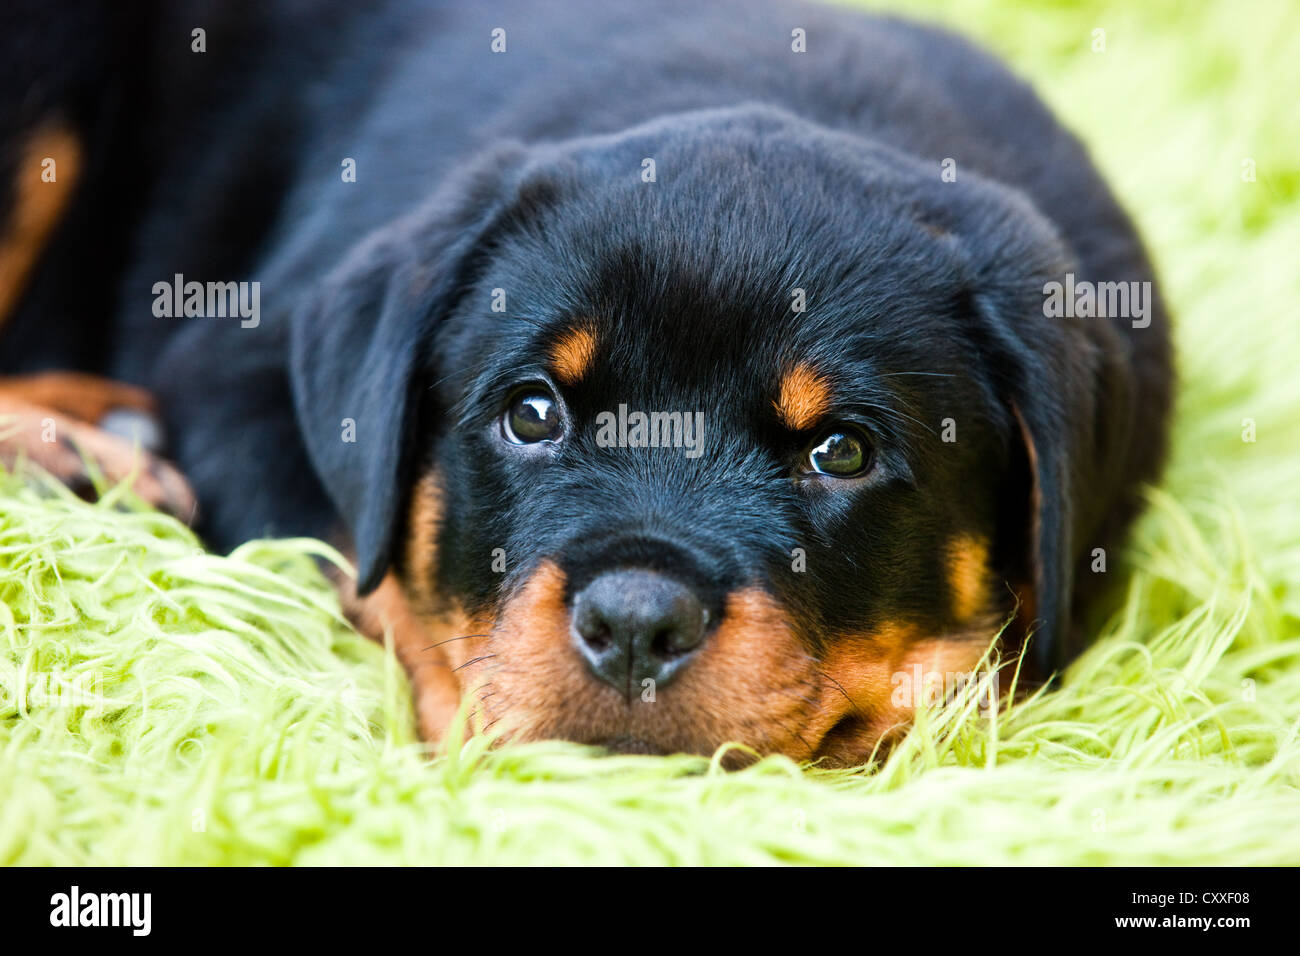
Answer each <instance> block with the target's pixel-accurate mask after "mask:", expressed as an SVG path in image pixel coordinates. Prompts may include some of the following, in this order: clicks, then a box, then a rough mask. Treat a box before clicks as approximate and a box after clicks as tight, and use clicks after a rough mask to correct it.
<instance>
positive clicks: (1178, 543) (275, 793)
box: [0, 0, 1300, 864]
mask: <svg viewBox="0 0 1300 956" xmlns="http://www.w3.org/2000/svg"><path fill="white" fill-rule="evenodd" d="M934 6H935V5H934V4H931V3H925V4H922V5H921V10H920V15H941V14H935V13H934V11H933V7H934ZM1020 7H1021V5H1020V4H1018V3H1011V2H1003V0H982V2H972V3H963V4H961V5H960V8H961V15H960V17H957V18H955V19H954V18H953V17H949V22H952V23H953V25H955V26H957V27H959V28H960V29H962V30H964V31H965V32H968V33H972V34H974V35H976V36H978V37H979V38H981V39H982V40H983V41H984V42H986V43H987V44H989V45H990V46H992V47H993V48H994V49H996V50H998V51H999V52H1001V53H1002V54H1003V55H1004V56H1006V57H1007V58H1008V59H1009V60H1010V61H1011V62H1012V63H1013V65H1015V66H1016V68H1017V69H1019V70H1020V72H1021V73H1023V74H1024V75H1026V76H1028V77H1030V78H1031V79H1033V80H1034V81H1035V83H1036V84H1037V85H1038V87H1039V88H1040V90H1041V91H1042V92H1043V94H1044V95H1045V96H1046V97H1047V98H1048V100H1049V101H1050V102H1051V103H1052V105H1053V106H1054V107H1055V108H1056V109H1057V110H1058V111H1059V112H1060V113H1061V115H1063V116H1064V117H1065V119H1066V121H1067V122H1068V123H1069V124H1070V125H1071V126H1072V127H1073V128H1074V129H1076V130H1078V131H1079V132H1080V133H1081V135H1083V136H1084V138H1085V139H1086V140H1087V141H1088V142H1089V144H1090V145H1091V147H1092V148H1093V151H1094V153H1095V155H1096V156H1097V158H1098V160H1099V162H1100V164H1101V165H1102V167H1103V169H1104V171H1105V172H1106V173H1107V175H1108V176H1109V177H1110V178H1111V180H1112V182H1113V183H1114V184H1115V185H1116V187H1117V189H1118V191H1119V192H1120V194H1121V196H1122V197H1123V198H1124V200H1125V201H1126V203H1127V204H1128V206H1129V207H1130V208H1131V209H1132V210H1133V211H1134V213H1135V215H1136V216H1137V219H1138V221H1139V223H1140V224H1141V226H1142V228H1143V230H1144V232H1145V233H1146V235H1147V237H1148V239H1149V241H1150V243H1151V246H1152V249H1153V251H1154V253H1155V255H1156V258H1157V261H1158V263H1159V266H1160V268H1161V271H1162V274H1163V277H1164V280H1165V282H1166V287H1167V292H1168V294H1169V297H1170V300H1171V303H1172V305H1173V308H1174V310H1175V313H1176V315H1177V318H1178V330H1177V345H1178V350H1179V370H1180V376H1181V388H1180V409H1179V416H1178V421H1177V426H1176V435H1175V444H1174V456H1173V462H1172V466H1171V468H1170V471H1169V474H1168V476H1167V479H1166V481H1165V482H1164V484H1163V485H1162V487H1161V488H1159V489H1157V490H1153V491H1152V492H1151V494H1150V502H1151V506H1150V510H1149V512H1148V514H1147V515H1146V517H1145V518H1144V519H1143V521H1142V522H1141V524H1140V526H1139V527H1138V529H1137V532H1136V534H1135V535H1134V538H1133V540H1132V542H1131V545H1130V547H1129V549H1128V550H1127V551H1126V553H1125V554H1124V555H1122V556H1119V557H1116V558H1115V559H1113V560H1112V566H1111V568H1110V569H1109V572H1108V573H1109V574H1111V575H1113V577H1114V579H1115V602H1114V607H1115V608H1116V610H1115V611H1114V613H1113V614H1111V615H1110V616H1109V617H1107V618H1105V619H1102V620H1099V621H1098V622H1097V624H1096V627H1097V629H1098V638H1099V639H1098V641H1097V642H1096V644H1095V645H1094V646H1093V648H1092V649H1091V650H1090V651H1089V652H1088V653H1087V654H1086V656H1085V657H1083V658H1082V659H1081V660H1080V661H1078V662H1077V664H1076V665H1075V666H1074V667H1072V668H1071V669H1070V671H1069V673H1068V674H1067V675H1066V677H1065V680H1064V681H1063V682H1062V684H1061V686H1060V687H1059V689H1056V690H1054V691H1053V692H1052V693H1049V694H1045V695H1040V696H1038V697H1037V698H1035V699H1032V700H1029V701H1027V702H1024V703H1022V704H1019V705H1017V706H1015V707H1014V708H1012V709H1011V710H1010V711H1009V712H1006V713H1003V714H1001V715H998V716H997V717H995V718H990V717H988V716H985V715H981V713H980V712H979V710H978V708H977V707H976V706H974V702H973V701H972V700H971V699H970V698H969V697H965V698H960V699H958V700H957V701H956V702H954V703H953V704H952V705H950V706H948V707H947V708H946V709H944V710H942V711H938V712H932V713H928V714H925V715H923V717H922V719H921V721H920V722H919V723H918V725H917V727H916V728H915V729H914V730H913V731H912V733H911V734H910V736H909V737H908V738H907V739H906V741H905V742H904V743H903V744H902V745H901V746H900V747H899V748H898V749H897V750H896V751H894V752H893V753H892V754H891V755H890V757H889V759H888V760H887V761H886V762H884V764H883V765H877V766H875V767H873V768H871V769H870V770H868V771H866V772H841V771H836V772H829V771H818V770H815V769H814V770H804V769H801V768H799V767H797V766H795V765H794V764H792V763H790V762H789V761H787V760H784V759H769V760H767V761H764V762H762V763H760V764H758V765H756V766H753V767H751V768H750V769H747V770H744V771H741V772H738V773H724V772H721V771H720V770H718V769H716V767H714V766H712V765H711V764H710V761H708V760H703V759H696V758H687V757H675V758H651V757H610V758H603V757H599V756H597V755H595V754H592V753H590V752H588V751H585V750H583V749H581V748H578V747H575V746H570V745H565V744H541V745H531V746H527V747H512V748H505V749H501V750H497V751H491V750H489V749H488V748H487V747H486V746H485V744H484V742H483V741H481V740H477V739H476V740H473V741H471V742H470V743H469V744H468V745H467V746H466V747H465V748H464V749H463V750H461V751H460V752H458V753H455V754H453V755H451V756H448V757H444V758H440V759H438V760H436V761H434V762H428V761H426V760H425V759H424V757H423V756H422V755H421V754H420V752H419V749H418V746H417V745H416V744H415V741H414V736H413V731H412V720H411V717H410V700H409V693H408V690H407V688H406V685H405V682H404V679H403V676H402V674H401V672H400V670H399V668H398V667H397V666H396V665H395V664H394V663H393V660H392V658H391V657H390V656H388V655H386V654H385V651H384V649H383V648H381V647H379V646H376V645H373V644H370V643H368V642H367V641H365V640H363V639H362V638H360V637H358V636H357V635H356V634H355V633H353V632H352V631H351V630H350V628H349V627H348V626H347V625H346V624H345V623H344V622H343V620H342V619H341V618H340V616H339V611H338V605H337V602H336V601H335V599H334V597H333V594H332V592H331V590H330V588H329V587H328V586H327V585H326V583H325V581H324V579H323V577H322V576H321V574H320V573H319V571H318V570H317V565H316V561H315V559H314V556H315V555H321V554H325V553H326V551H325V549H324V547H323V546H322V545H320V544H318V543H313V542H307V541H279V542H254V543H252V544H249V545H247V546H245V547H244V548H242V549H240V550H239V551H238V552H237V553H235V554H234V555H232V556H230V557H226V558H223V557H215V556H213V555H210V554H206V553H205V552H204V551H203V550H202V549H201V547H200V546H199V544H198V542H197V541H196V540H195V539H194V537H193V536H192V535H191V534H190V533H189V532H188V531H187V530H186V529H184V528H183V527H181V526H180V525H179V524H177V523H176V522H174V521H172V520H170V519H168V518H165V517H162V516H160V515H158V514H156V513H153V512H149V511H146V510H143V509H140V508H137V507H133V506H130V504H129V503H128V502H123V501H121V500H120V497H121V496H120V492H116V491H115V492H110V494H109V495H108V496H107V498H106V499H104V500H102V501H101V502H99V503H98V504H96V505H88V504H85V503H82V502H81V501H78V500H76V499H75V498H73V497H72V496H71V495H69V494H68V493H66V492H64V491H62V490H61V489H58V488H54V487H51V486H50V485H49V484H48V483H46V482H43V481H42V480H41V479H39V478H38V477H35V476H30V475H28V476H14V475H4V474H0V862H4V863H24V864H46V863H129V864H142V863H164V864H211V863H223V864H230V863H235V864H246V863H274V864H287V863H300V864H312V863H469V862H473V863H576V862H586V863H781V862H798V863H1120V862H1123V863H1300V498H1298V496H1297V489H1298V488H1300V428H1298V427H1297V423H1296V420H1295V419H1296V416H1297V414H1300V374H1298V373H1297V371H1296V369H1297V366H1300V338H1297V336H1296V328H1297V325H1296V318H1295V314H1294V312H1295V308H1296V303H1297V302H1300V270H1297V268H1296V255H1297V250H1298V249H1300V159H1298V158H1297V153H1296V145H1297V143H1300V111H1297V110H1296V108H1295V104H1294V102H1293V96H1294V94H1295V91H1296V90H1297V89H1300V8H1297V7H1295V5H1294V4H1293V3H1290V2H1289V0H1278V2H1276V3H1272V2H1254V3H1242V4H1238V3H1228V2H1224V3H1221V4H1212V3H1205V4H1193V5H1191V7H1190V8H1189V6H1188V5H1187V4H1185V3H1176V2H1173V0H1151V2H1145V3H1142V4H1129V3H1113V4H1112V3H1094V4H1064V3H1052V4H1047V5H1045V6H1044V7H1043V8H1042V9H1038V10H1035V9H1028V10H1022V9H1019V8H1020ZM1097 29H1100V30H1104V31H1105V33H1104V42H1105V49H1104V51H1095V50H1094V49H1093V47H1094V43H1095V38H1096V36H1097V35H1096V34H1095V33H1094V30H1097ZM1252 172H1253V179H1252V177H1251V175H1249V174H1250V173H1252Z"/></svg>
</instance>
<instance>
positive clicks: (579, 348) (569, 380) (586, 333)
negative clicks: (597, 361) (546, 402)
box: [551, 325, 596, 385]
mask: <svg viewBox="0 0 1300 956" xmlns="http://www.w3.org/2000/svg"><path fill="white" fill-rule="evenodd" d="M595 356H596V332H595V330H594V329H593V328H592V327H591V326H590V325H579V326H576V327H574V328H572V329H570V330H569V331H568V332H566V333H564V335H563V336H562V337H561V338H560V340H559V341H558V342H556V343H555V345H553V346H552V347H551V367H552V369H553V370H554V372H555V377H556V378H558V379H559V380H560V381H561V382H563V383H564V384H565V385H573V384H575V383H577V382H579V381H581V380H582V378H583V376H585V375H586V374H587V371H588V370H589V369H590V368H591V362H592V359H594V358H595Z"/></svg>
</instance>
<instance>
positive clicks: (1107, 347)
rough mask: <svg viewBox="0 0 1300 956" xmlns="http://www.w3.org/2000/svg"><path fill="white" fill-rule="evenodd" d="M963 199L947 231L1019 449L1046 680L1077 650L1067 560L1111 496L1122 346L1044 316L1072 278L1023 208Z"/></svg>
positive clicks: (1043, 228) (1021, 510)
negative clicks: (1056, 285) (962, 262)
mask: <svg viewBox="0 0 1300 956" xmlns="http://www.w3.org/2000/svg"><path fill="white" fill-rule="evenodd" d="M981 192H982V193H984V195H983V196H982V197H981V196H980V193H981ZM966 199H967V200H969V204H968V205H967V204H965V203H963V205H964V206H965V208H964V209H962V210H961V212H962V214H960V215H959V216H958V217H957V218H958V222H957V223H955V230H954V231H956V232H958V233H959V235H960V236H961V239H962V242H963V247H964V248H963V255H964V257H965V259H966V267H967V270H968V275H967V288H968V295H969V299H970V301H971V303H972V305H973V311H974V313H975V315H974V316H973V323H974V324H973V326H972V328H971V329H970V330H969V331H970V334H971V335H972V337H973V339H974V342H975V344H976V348H977V350H978V351H979V352H980V353H981V355H982V357H983V360H984V362H983V364H984V366H985V367H986V368H987V369H989V370H990V373H991V376H992V379H993V385H994V388H995V389H996V390H997V392H998V394H999V396H1000V398H1001V400H1002V402H1003V404H1004V407H1005V409H1006V414H1007V421H1008V423H1009V425H1010V429H1009V430H1010V432H1011V440H1012V443H1013V445H1014V444H1020V443H1023V452H1024V454H1023V459H1024V461H1025V462H1026V465H1027V471H1028V476H1027V481H1025V483H1024V487H1025V488H1026V489H1027V492H1028V498H1029V500H1028V501H1020V502H1016V503H1014V505H1015V507H1014V512H1015V513H1016V514H1018V515H1019V520H1020V521H1021V522H1026V521H1027V524H1028V528H1021V529H1019V530H1020V534H1021V535H1023V539H1021V538H1020V535H1017V536H1016V540H1023V541H1024V542H1025V548H1024V550H1026V551H1027V552H1028V553H1027V554H1025V555H1024V556H1023V566H1024V570H1025V571H1026V575H1025V576H1026V577H1027V578H1028V579H1029V580H1030V582H1031V584H1032V588H1033V600H1032V602H1031V607H1032V612H1033V620H1032V621H1030V622H1029V623H1028V628H1027V629H1032V630H1033V647H1032V660H1033V662H1034V665H1035V667H1036V669H1037V671H1038V672H1039V674H1040V675H1041V676H1042V677H1043V678H1046V677H1048V676H1050V675H1051V674H1052V673H1053V672H1054V671H1056V670H1059V669H1060V668H1062V667H1063V666H1064V665H1065V664H1066V663H1068V662H1069V660H1070V659H1071V657H1072V656H1073V655H1074V653H1075V651H1076V648H1074V647H1073V646H1072V643H1071V622H1072V612H1073V606H1074V598H1075V591H1076V588H1075V580H1074V578H1075V569H1076V561H1077V559H1078V557H1079V549H1080V547H1082V546H1083V545H1085V544H1086V542H1087V541H1088V536H1089V535H1091V534H1092V533H1093V529H1095V528H1096V527H1097V524H1098V522H1099V521H1100V520H1101V519H1102V518H1103V517H1104V510H1105V509H1106V508H1107V506H1108V505H1107V503H1108V502H1110V501H1111V500H1112V498H1113V492H1114V489H1115V487H1116V474H1117V471H1116V466H1117V462H1118V461H1119V456H1118V455H1116V454H1115V453H1114V449H1115V448H1116V447H1117V441H1116V440H1117V438H1118V437H1119V435H1118V433H1117V432H1115V431H1112V430H1111V428H1110V426H1109V425H1108V422H1109V420H1111V419H1112V418H1115V419H1122V417H1123V415H1122V413H1123V412H1124V411H1125V408H1124V406H1125V404H1126V402H1127V399H1126V397H1125V395H1126V381H1127V380H1126V378H1125V373H1124V371H1123V369H1124V362H1123V359H1122V355H1123V344H1122V342H1120V341H1119V333H1118V332H1117V330H1116V329H1115V328H1114V327H1113V326H1112V325H1111V324H1110V323H1108V322H1105V321H1098V320H1096V319H1074V318H1060V317H1054V316H1053V317H1049V316H1048V315H1047V314H1046V310H1045V308H1044V302H1045V296H1046V286H1047V283H1049V282H1060V281H1062V279H1063V277H1064V275H1065V274H1066V273H1067V272H1071V271H1073V272H1079V271H1080V269H1079V267H1077V266H1076V265H1075V263H1074V257H1073V254H1072V253H1071V251H1070V250H1068V249H1067V248H1066V246H1065V245H1064V243H1062V242H1061V240H1060V239H1059V237H1058V236H1057V234H1056V232H1055V230H1054V229H1053V228H1052V227H1051V226H1050V225H1049V224H1048V223H1047V221H1046V220H1045V219H1043V217H1042V216H1041V215H1040V214H1039V213H1038V212H1037V210H1035V209H1034V207H1033V206H1032V205H1031V204H1030V203H1029V201H1028V200H1027V199H1025V198H1024V197H1023V196H1020V195H1019V194H1017V193H1013V192H1011V191H1009V190H1003V189H1000V188H997V187H990V186H984V187H983V188H977V189H976V190H975V191H973V192H972V193H970V194H968V195H967V197H966ZM1014 457H1016V456H1014V455H1013V458H1014ZM1016 488H1017V490H1020V486H1019V485H1016Z"/></svg>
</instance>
